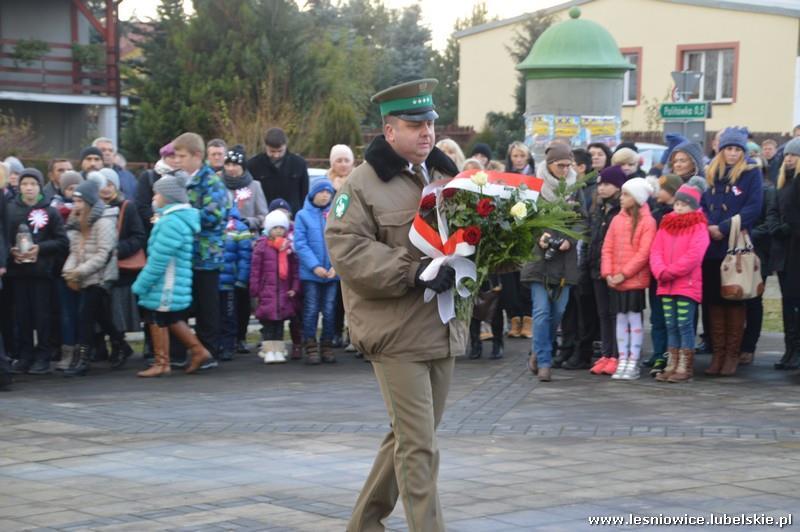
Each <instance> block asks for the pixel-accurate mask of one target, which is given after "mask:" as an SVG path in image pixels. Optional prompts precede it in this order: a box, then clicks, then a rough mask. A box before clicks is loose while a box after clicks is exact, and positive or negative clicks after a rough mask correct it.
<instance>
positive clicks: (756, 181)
mask: <svg viewBox="0 0 800 532" xmlns="http://www.w3.org/2000/svg"><path fill="white" fill-rule="evenodd" d="M729 171H730V170H729V169H728V170H726V171H725V174H724V175H723V177H722V178H721V179H720V178H719V177H715V178H714V183H713V184H712V185H711V186H709V187H708V189H707V190H706V191H705V192H703V198H702V200H701V205H702V207H703V211H704V212H705V213H706V217H708V225H717V226H719V230H720V231H722V234H723V236H724V237H725V238H723V239H722V240H712V241H711V244H710V245H709V246H708V251H706V258H708V259H717V260H721V259H723V258H724V257H725V254H726V253H727V251H728V235H729V233H730V230H731V218H733V217H734V216H736V215H737V214H738V215H740V216H741V220H742V226H741V227H742V229H747V230H748V231H750V230H751V229H752V228H753V226H754V225H755V224H756V222H757V221H758V218H759V216H760V215H761V205H762V203H763V202H764V194H763V192H762V188H763V183H762V178H761V170H760V169H759V168H758V167H757V166H755V165H753V164H751V165H749V166H748V167H747V170H745V171H744V172H742V175H741V176H739V179H737V180H736V183H734V184H731V182H730V179H729V178H728V174H729Z"/></svg>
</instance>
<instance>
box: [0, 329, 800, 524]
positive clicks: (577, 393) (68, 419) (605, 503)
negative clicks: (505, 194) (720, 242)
mask: <svg viewBox="0 0 800 532" xmlns="http://www.w3.org/2000/svg"><path fill="white" fill-rule="evenodd" d="M780 344H781V337H780V336H779V335H768V336H767V337H765V338H763V339H762V342H761V346H760V348H761V351H760V352H759V353H758V355H757V357H756V362H755V364H754V365H753V366H751V367H747V368H743V369H742V370H741V371H740V373H739V375H738V376H737V377H735V378H729V379H707V378H704V377H702V376H700V377H698V378H697V379H696V380H695V382H694V383H692V384H688V385H661V384H656V383H655V382H654V381H652V380H651V379H649V378H643V379H642V380H640V381H636V382H632V383H625V382H616V381H611V380H610V379H608V378H607V377H594V376H591V375H589V374H588V372H585V371H581V372H568V371H560V370H557V371H555V375H554V377H555V378H554V381H553V382H551V383H549V384H540V383H539V382H538V381H536V380H535V378H533V377H532V376H531V375H530V374H529V373H528V372H527V371H526V370H525V369H524V367H525V366H524V365H525V353H526V352H527V343H526V342H525V341H521V340H514V341H510V342H508V343H507V348H508V354H507V356H506V358H505V359H503V360H502V361H489V360H485V359H483V360H478V361H469V360H466V359H459V361H458V363H457V365H456V376H455V382H454V385H453V388H452V391H451V394H450V400H449V407H448V410H447V413H446V415H445V419H444V422H443V424H442V426H441V428H440V431H439V435H440V446H441V448H442V467H441V478H440V489H441V497H442V504H443V506H444V511H445V515H446V519H447V522H448V529H449V530H452V531H457V532H458V531H473V532H477V531H492V532H495V531H499V532H504V531H511V530H516V531H522V530H525V531H528V530H565V531H575V530H588V529H591V530H618V529H619V527H611V526H605V527H602V526H590V525H589V523H588V521H587V518H588V517H589V516H610V515H616V516H627V515H628V514H629V513H632V514H636V515H658V514H664V515H675V516H683V515H684V514H689V515H703V516H708V515H709V514H710V513H712V512H717V513H720V512H729V513H736V514H740V513H743V512H745V513H758V514H761V513H764V514H766V515H769V516H786V515H787V514H788V513H789V512H792V511H795V510H797V509H798V508H800V452H799V451H800V375H797V374H791V373H785V372H777V371H774V370H772V363H773V362H774V361H775V360H776V359H777V358H778V350H779V348H780ZM259 362H260V361H259V360H258V359H257V358H256V357H255V356H252V355H251V356H248V357H240V358H239V359H237V360H235V361H233V362H230V363H226V364H224V365H223V366H222V367H220V368H219V369H217V370H213V371H211V372H208V373H206V374H202V375H198V376H186V375H182V374H178V375H174V376H173V377H171V378H169V379H159V380H143V379H136V378H135V377H134V372H135V370H136V369H138V368H136V366H137V365H138V364H139V360H132V361H131V362H129V368H128V369H125V370H122V371H118V372H109V371H108V370H107V369H105V368H104V367H102V366H101V367H99V368H98V369H97V370H96V371H95V372H94V374H93V375H91V376H90V377H87V378H83V379H74V380H69V379H63V378H61V377H58V376H55V375H53V376H48V377H39V378H35V377H30V376H24V377H21V378H20V379H19V381H18V382H17V383H16V384H15V390H14V391H13V392H10V393H6V394H3V395H2V396H0V404H1V405H2V408H0V531H16V530H103V531H106V530H107V531H112V530H113V531H128V530H130V531H137V532H138V531H144V530H193V531H209V532H210V531H223V530H269V531H278V530H280V531H289V530H309V531H314V532H322V531H341V530H344V527H345V524H346V522H347V518H348V517H349V515H350V510H351V508H352V505H353V502H354V500H355V498H356V495H357V493H358V490H359V489H360V487H361V484H362V482H363V480H364V478H365V476H366V474H367V472H368V470H369V467H370V465H371V463H372V459H373V457H374V455H375V452H376V450H377V447H378V443H379V441H380V439H381V437H382V435H383V433H384V432H385V431H386V430H387V428H388V424H387V417H386V413H385V411H384V407H383V401H382V400H381V398H380V394H379V391H378V387H377V385H376V383H375V379H374V377H373V375H372V372H371V368H370V365H369V364H366V363H363V362H361V361H359V360H357V359H354V358H353V357H351V356H349V355H344V354H342V355H341V356H340V362H339V363H338V364H336V365H329V366H320V367H306V366H305V365H302V364H298V363H290V364H286V365H282V366H274V365H273V366H264V365H263V364H259ZM707 362H708V360H707V357H699V359H698V363H697V367H698V368H702V367H704V366H705V365H706V364H707ZM794 517H795V518H800V516H794ZM387 526H388V528H389V529H390V530H405V529H406V528H405V521H404V519H403V512H402V507H400V506H398V508H397V509H396V511H395V513H394V514H393V515H392V517H391V518H390V519H389V521H388V523H387ZM767 528H769V527H765V526H761V525H754V526H750V527H738V528H737V530H765V529H767ZM641 529H643V530H644V529H648V527H642V528H641ZM673 529H675V530H682V529H684V527H673Z"/></svg>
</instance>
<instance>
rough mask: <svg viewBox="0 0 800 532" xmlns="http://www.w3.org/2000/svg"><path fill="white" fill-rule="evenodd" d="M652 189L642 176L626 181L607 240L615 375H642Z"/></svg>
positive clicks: (604, 269)
mask: <svg viewBox="0 0 800 532" xmlns="http://www.w3.org/2000/svg"><path fill="white" fill-rule="evenodd" d="M652 193H653V189H652V188H651V187H650V185H649V184H648V183H647V181H645V180H644V179H642V178H641V177H634V178H633V179H629V180H628V181H626V182H625V184H624V185H622V195H621V196H620V201H619V203H620V207H621V210H620V212H619V214H618V215H616V216H615V217H614V219H613V220H612V221H611V226H609V228H608V234H607V235H606V239H605V241H604V242H603V254H602V261H601V265H600V273H601V275H602V277H603V278H604V279H605V280H606V282H607V283H608V286H609V288H610V289H611V290H610V291H609V292H610V294H609V296H610V297H609V304H610V306H611V312H612V313H614V314H616V316H617V349H618V351H619V358H618V359H617V367H616V370H615V371H614V374H613V375H612V376H611V378H612V379H623V380H634V379H638V378H639V356H640V355H641V353H642V341H643V340H644V331H643V329H642V311H643V310H644V308H645V300H646V296H645V289H646V288H647V287H648V286H650V268H649V266H648V261H649V257H650V245H651V244H652V243H653V238H654V237H655V234H656V221H655V220H654V219H653V216H652V215H651V214H650V207H649V206H648V205H647V200H648V198H649V197H650V195H651V194H652Z"/></svg>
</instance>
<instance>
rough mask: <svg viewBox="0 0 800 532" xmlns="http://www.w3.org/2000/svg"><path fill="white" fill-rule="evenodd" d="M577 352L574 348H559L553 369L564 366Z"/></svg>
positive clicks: (553, 362)
mask: <svg viewBox="0 0 800 532" xmlns="http://www.w3.org/2000/svg"><path fill="white" fill-rule="evenodd" d="M574 351H575V349H573V348H569V347H568V348H559V349H558V351H556V356H554V357H553V361H552V365H551V367H553V368H560V367H562V366H563V365H564V362H566V361H567V360H569V357H570V355H571V354H572V353H573V352H574Z"/></svg>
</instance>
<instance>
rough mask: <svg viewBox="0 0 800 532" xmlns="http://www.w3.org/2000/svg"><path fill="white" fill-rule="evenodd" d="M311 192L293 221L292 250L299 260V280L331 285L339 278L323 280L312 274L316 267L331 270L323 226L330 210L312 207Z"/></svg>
mask: <svg viewBox="0 0 800 532" xmlns="http://www.w3.org/2000/svg"><path fill="white" fill-rule="evenodd" d="M312 192H314V191H313V190H312V191H311V192H309V194H308V196H307V197H306V203H305V205H304V206H303V208H302V209H300V211H299V212H298V213H297V218H296V219H295V221H294V249H295V252H296V253H297V257H298V258H299V259H300V279H301V280H303V281H314V282H316V283H332V282H335V281H338V280H339V277H335V278H333V279H323V278H321V277H318V276H317V275H315V274H314V268H316V267H318V266H321V267H322V268H325V269H326V270H329V269H330V268H331V259H330V257H329V256H328V246H327V245H326V244H325V225H326V223H327V219H328V212H329V210H330V208H329V207H324V208H323V207H317V206H316V205H314V202H313V201H312V198H313V196H312Z"/></svg>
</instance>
